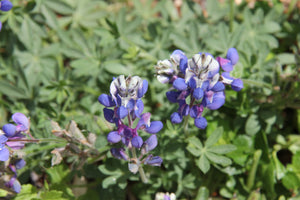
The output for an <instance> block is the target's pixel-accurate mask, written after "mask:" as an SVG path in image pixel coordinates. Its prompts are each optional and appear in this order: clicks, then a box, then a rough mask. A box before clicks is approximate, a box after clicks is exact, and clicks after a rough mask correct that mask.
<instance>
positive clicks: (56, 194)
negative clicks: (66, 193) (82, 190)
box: [40, 190, 67, 200]
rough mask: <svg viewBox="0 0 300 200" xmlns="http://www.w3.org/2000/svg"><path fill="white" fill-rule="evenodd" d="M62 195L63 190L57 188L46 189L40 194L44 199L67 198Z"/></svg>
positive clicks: (63, 199)
mask: <svg viewBox="0 0 300 200" xmlns="http://www.w3.org/2000/svg"><path fill="white" fill-rule="evenodd" d="M62 196H63V192H62V191H57V190H51V191H45V192H42V193H41V194H40V197H41V199H43V200H67V199H66V198H63V197H62Z"/></svg>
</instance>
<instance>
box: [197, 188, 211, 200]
mask: <svg viewBox="0 0 300 200" xmlns="http://www.w3.org/2000/svg"><path fill="white" fill-rule="evenodd" d="M208 197H209V190H208V189H207V188H206V187H200V188H199V190H198V193H197V196H196V198H195V199H196V200H207V199H208Z"/></svg>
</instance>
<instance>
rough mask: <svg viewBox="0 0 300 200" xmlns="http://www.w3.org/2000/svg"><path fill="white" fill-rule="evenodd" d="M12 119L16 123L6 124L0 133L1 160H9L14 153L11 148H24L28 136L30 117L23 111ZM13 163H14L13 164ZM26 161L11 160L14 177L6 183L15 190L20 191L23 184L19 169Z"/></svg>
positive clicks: (10, 165)
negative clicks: (18, 178)
mask: <svg viewBox="0 0 300 200" xmlns="http://www.w3.org/2000/svg"><path fill="white" fill-rule="evenodd" d="M12 120H13V121H14V122H15V123H16V125H14V124H10V123H9V124H5V125H4V126H3V127H2V131H3V132H2V134H1V135H0V161H3V162H5V161H8V160H9V158H10V157H11V155H12V153H13V152H12V151H10V150H18V149H22V148H24V146H25V140H24V139H26V136H25V135H24V133H25V134H27V133H29V124H30V123H29V119H28V118H27V117H26V116H25V115H24V114H22V113H15V114H13V115H12ZM12 163H13V164H12ZM25 164H26V162H25V161H24V160H23V159H17V160H13V159H12V160H10V163H9V165H8V166H9V168H10V170H11V171H12V172H13V173H14V175H13V176H12V178H11V179H10V180H9V181H8V182H7V183H6V184H5V185H6V186H7V187H8V188H11V189H12V190H14V191H15V192H17V193H19V192H20V190H21V185H20V183H19V181H18V180H17V170H18V169H21V168H22V167H24V166H25Z"/></svg>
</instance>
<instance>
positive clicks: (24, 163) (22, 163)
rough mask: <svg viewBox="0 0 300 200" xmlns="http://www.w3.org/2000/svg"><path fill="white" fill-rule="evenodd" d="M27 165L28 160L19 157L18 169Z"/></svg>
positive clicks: (16, 164)
mask: <svg viewBox="0 0 300 200" xmlns="http://www.w3.org/2000/svg"><path fill="white" fill-rule="evenodd" d="M25 165H26V162H25V160H23V159H19V160H17V161H16V163H15V166H16V169H22V168H23V167H24V166H25Z"/></svg>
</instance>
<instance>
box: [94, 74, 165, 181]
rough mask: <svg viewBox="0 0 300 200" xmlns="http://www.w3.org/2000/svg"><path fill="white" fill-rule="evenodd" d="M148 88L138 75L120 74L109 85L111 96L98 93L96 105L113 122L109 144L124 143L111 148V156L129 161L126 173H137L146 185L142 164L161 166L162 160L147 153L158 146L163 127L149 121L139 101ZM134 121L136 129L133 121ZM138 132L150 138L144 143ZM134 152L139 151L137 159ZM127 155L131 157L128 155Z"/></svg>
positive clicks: (157, 122)
mask: <svg viewBox="0 0 300 200" xmlns="http://www.w3.org/2000/svg"><path fill="white" fill-rule="evenodd" d="M147 89H148V82H147V81H146V80H142V79H141V78H140V77H138V76H133V77H131V76H129V77H127V78H125V76H124V75H121V76H119V77H117V78H114V79H113V81H112V83H111V85H110V95H107V94H101V95H100V96H99V98H98V100H99V102H100V103H101V104H102V105H104V106H105V108H104V109H103V112H104V117H105V119H106V120H107V121H108V122H110V123H114V124H115V125H116V127H117V130H115V131H111V132H110V133H109V134H108V135H107V140H108V142H110V143H112V144H115V143H119V142H121V143H123V147H121V148H111V154H112V156H114V157H116V158H118V159H123V160H126V161H129V165H128V166H129V170H130V171H131V172H133V173H136V172H137V171H139V172H140V175H141V178H142V180H143V181H144V182H147V179H146V177H145V174H144V172H143V168H142V165H143V164H147V165H152V166H160V165H161V163H162V159H161V158H160V157H159V156H153V155H152V154H149V151H151V150H153V149H154V148H155V147H156V146H157V137H156V133H158V132H159V131H160V130H161V129H162V127H163V124H162V122H160V121H152V122H151V121H150V118H151V114H150V113H143V109H144V103H143V101H142V100H141V98H142V97H143V96H144V95H145V93H146V92H147ZM135 120H136V122H137V123H136V126H135V127H134V126H133V122H134V121H135ZM139 131H145V132H147V133H149V134H151V135H150V137H149V138H148V139H147V140H145V141H144V139H143V138H142V137H141V136H140V135H139ZM136 150H139V157H138V156H137V152H136ZM129 152H130V153H131V154H129Z"/></svg>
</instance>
